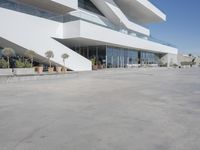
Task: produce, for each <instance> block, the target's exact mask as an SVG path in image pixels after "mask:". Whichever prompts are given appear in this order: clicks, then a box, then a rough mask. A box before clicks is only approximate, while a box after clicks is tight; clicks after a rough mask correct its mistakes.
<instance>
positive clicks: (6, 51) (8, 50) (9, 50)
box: [2, 48, 15, 68]
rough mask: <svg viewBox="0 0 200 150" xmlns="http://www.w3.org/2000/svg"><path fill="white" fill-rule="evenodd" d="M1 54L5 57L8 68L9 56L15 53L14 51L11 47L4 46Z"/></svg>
mask: <svg viewBox="0 0 200 150" xmlns="http://www.w3.org/2000/svg"><path fill="white" fill-rule="evenodd" d="M2 54H3V55H4V56H5V57H7V64H8V68H10V57H11V56H14V55H15V51H14V50H13V49H12V48H4V49H3V50H2Z"/></svg>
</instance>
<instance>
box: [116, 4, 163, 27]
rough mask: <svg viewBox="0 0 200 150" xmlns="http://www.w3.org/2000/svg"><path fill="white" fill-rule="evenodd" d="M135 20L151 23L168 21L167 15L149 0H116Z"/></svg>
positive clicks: (141, 22)
mask: <svg viewBox="0 0 200 150" xmlns="http://www.w3.org/2000/svg"><path fill="white" fill-rule="evenodd" d="M114 1H115V2H116V4H117V5H118V6H119V7H120V8H121V10H122V11H123V12H124V13H125V14H126V15H127V17H129V19H132V20H133V21H135V22H137V23H140V24H149V23H157V22H162V21H166V15H165V14H164V13H163V12H162V11H161V10H159V9H158V8H157V7H156V6H154V5H153V4H152V3H151V2H150V1H149V0H114Z"/></svg>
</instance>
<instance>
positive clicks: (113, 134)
mask: <svg viewBox="0 0 200 150" xmlns="http://www.w3.org/2000/svg"><path fill="white" fill-rule="evenodd" d="M199 148H200V68H192V69H145V68H141V69H116V70H103V71H94V72H83V73H78V74H76V75H74V77H70V78H66V79H56V80H38V81H26V82H19V83H8V84H0V150H198V149H199Z"/></svg>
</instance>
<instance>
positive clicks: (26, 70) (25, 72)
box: [13, 68, 35, 75]
mask: <svg viewBox="0 0 200 150" xmlns="http://www.w3.org/2000/svg"><path fill="white" fill-rule="evenodd" d="M13 73H14V74H15V75H29V74H30V75H31V74H35V69H34V68H14V69H13Z"/></svg>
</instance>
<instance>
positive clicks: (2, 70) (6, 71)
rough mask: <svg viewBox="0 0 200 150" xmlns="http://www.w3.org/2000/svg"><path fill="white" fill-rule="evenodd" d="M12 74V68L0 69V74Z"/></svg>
mask: <svg viewBox="0 0 200 150" xmlns="http://www.w3.org/2000/svg"><path fill="white" fill-rule="evenodd" d="M12 75H13V73H12V69H8V68H5V69H0V76H12Z"/></svg>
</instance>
